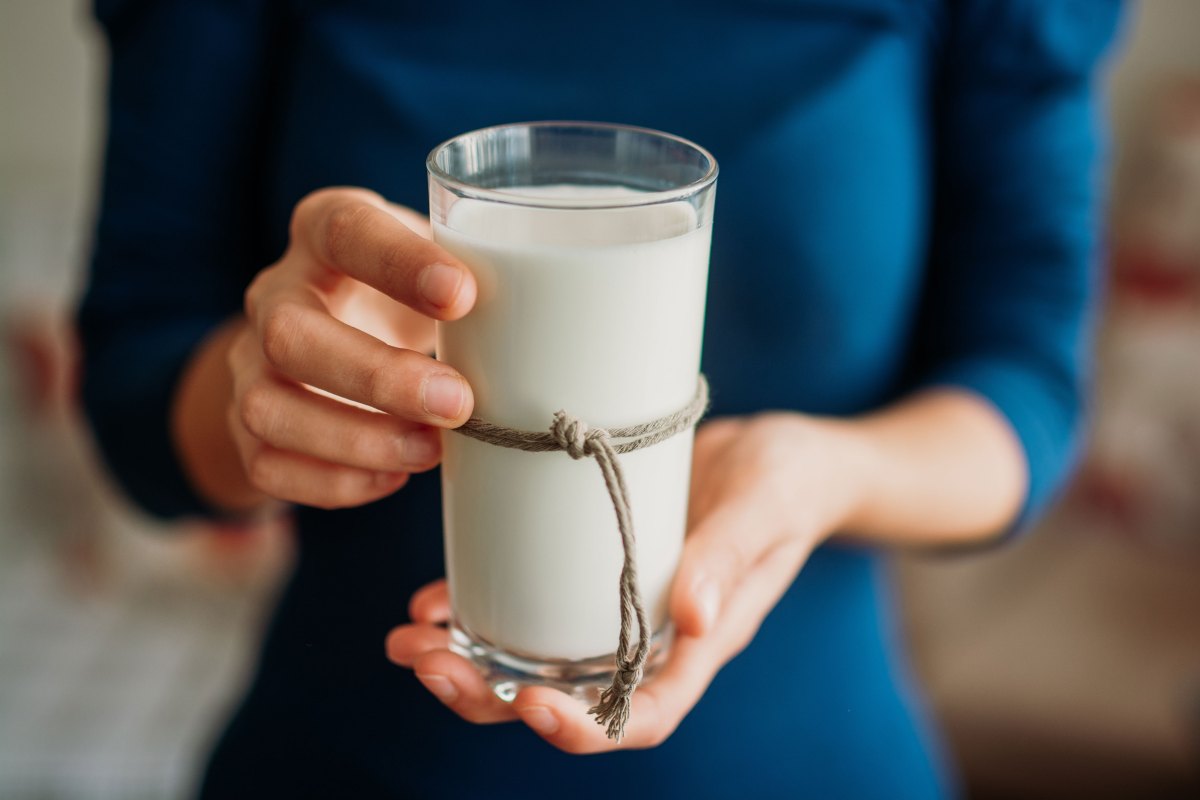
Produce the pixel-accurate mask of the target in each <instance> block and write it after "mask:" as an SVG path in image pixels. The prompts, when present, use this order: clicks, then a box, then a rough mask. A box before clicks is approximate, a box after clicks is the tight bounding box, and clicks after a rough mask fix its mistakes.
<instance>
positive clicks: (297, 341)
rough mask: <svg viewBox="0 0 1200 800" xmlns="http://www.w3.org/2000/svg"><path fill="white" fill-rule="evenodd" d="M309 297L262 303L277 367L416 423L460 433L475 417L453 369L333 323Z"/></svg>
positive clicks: (265, 339)
mask: <svg viewBox="0 0 1200 800" xmlns="http://www.w3.org/2000/svg"><path fill="white" fill-rule="evenodd" d="M305 294H306V293H302V292H293V293H291V294H289V295H287V296H284V297H281V296H279V295H276V296H274V297H272V298H270V299H269V300H268V301H266V302H264V303H260V305H259V311H260V313H259V315H258V318H257V319H256V320H255V324H256V328H257V330H258V332H259V338H260V339H261V341H262V350H263V354H264V356H265V357H266V359H267V362H268V363H269V364H270V365H271V366H272V367H274V368H275V369H277V370H279V371H280V372H282V373H283V374H285V375H287V376H288V377H289V378H292V379H293V380H296V381H299V382H300V383H306V384H309V385H311V386H315V387H317V388H319V389H324V390H325V391H327V392H330V393H331V394H335V395H337V396H339V397H344V398H346V399H347V400H354V401H355V402H358V403H362V404H364V405H368V406H371V407H372V408H377V409H379V410H380V411H384V412H387V413H389V414H393V415H395V416H398V417H400V418H402V419H407V420H410V421H413V422H421V423H424V424H427V425H435V426H438V427H457V426H458V425H461V424H462V423H463V422H465V421H466V420H467V418H468V417H469V416H470V415H471V410H472V408H473V407H474V398H473V396H472V394H471V388H470V386H468V385H467V382H466V381H465V380H464V379H463V377H462V376H461V375H459V374H458V372H456V371H455V370H454V369H453V368H452V367H449V366H447V365H445V364H443V363H441V362H439V361H435V360H434V359H432V358H429V357H428V356H424V355H421V354H420V353H415V352H413V351H412V350H405V349H402V348H398V347H391V346H390V345H387V344H384V343H383V342H381V341H379V340H378V339H376V338H375V337H373V336H371V335H369V334H367V333H364V332H363V331H360V330H358V329H357V328H354V327H351V326H349V325H346V324H345V323H343V322H340V321H338V320H336V319H334V318H333V317H332V316H330V315H329V313H328V312H327V311H326V310H325V309H324V307H323V306H321V304H320V301H319V300H317V299H316V298H315V297H313V296H311V295H308V296H305Z"/></svg>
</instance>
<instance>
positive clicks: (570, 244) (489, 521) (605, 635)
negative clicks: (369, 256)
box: [434, 186, 711, 659]
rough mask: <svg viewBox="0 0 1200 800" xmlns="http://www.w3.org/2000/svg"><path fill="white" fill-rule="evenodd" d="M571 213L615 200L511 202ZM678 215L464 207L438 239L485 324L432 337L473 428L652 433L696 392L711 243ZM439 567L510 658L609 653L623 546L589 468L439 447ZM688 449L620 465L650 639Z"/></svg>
mask: <svg viewBox="0 0 1200 800" xmlns="http://www.w3.org/2000/svg"><path fill="white" fill-rule="evenodd" d="M513 191H514V192H517V193H519V194H526V195H531V194H534V193H536V194H538V195H540V196H547V195H549V196H554V197H563V198H579V197H583V196H587V197H596V196H597V195H603V196H617V195H621V196H626V195H629V194H633V193H634V192H633V190H629V189H621V188H615V187H604V188H596V187H583V186H556V187H539V188H537V189H521V190H513ZM695 219H696V216H695V211H694V209H693V208H692V207H691V206H690V205H688V204H687V203H682V202H676V203H667V204H662V205H656V206H644V207H641V208H622V209H602V210H588V209H568V210H563V209H544V208H533V207H528V206H503V205H498V204H495V203H484V202H480V201H473V200H459V201H458V202H457V203H456V204H455V205H454V207H453V208H452V209H451V210H450V214H449V217H448V226H449V227H447V226H443V225H435V226H434V238H435V239H436V240H437V242H438V243H439V244H441V245H442V246H443V247H445V248H446V249H447V250H449V251H450V252H452V253H454V254H455V255H457V256H459V257H460V258H462V259H463V261H464V262H466V263H467V264H468V265H470V266H471V268H472V270H473V271H474V274H475V277H476V280H477V281H478V284H479V295H478V301H477V303H476V306H475V309H474V310H473V311H472V312H471V313H470V314H468V315H467V316H466V317H465V318H464V319H462V320H460V321H458V322H453V323H444V324H439V326H438V357H439V358H440V359H442V360H443V361H446V362H447V363H449V364H452V365H453V366H454V367H456V368H457V369H459V370H460V371H461V372H462V373H463V375H465V376H466V378H467V380H468V381H469V382H470V384H471V386H472V388H473V389H474V392H475V415H476V416H479V417H482V418H483V419H486V420H489V421H491V422H495V423H498V424H501V425H507V426H511V427H516V428H521V429H524V430H532V431H543V430H548V429H549V426H550V423H551V419H552V417H553V414H554V412H555V411H557V410H559V409H565V410H566V411H567V412H568V413H571V414H573V415H575V416H577V417H579V418H580V419H582V420H584V421H585V422H587V423H588V424H589V425H592V426H598V427H607V428H614V427H620V426H624V425H632V424H635V423H640V422H647V421H650V420H653V419H656V418H657V417H660V416H663V415H666V414H669V413H671V412H673V411H676V410H677V409H679V408H682V407H683V406H685V405H687V403H688V402H689V401H690V400H691V398H692V396H693V394H694V392H695V388H696V376H697V374H698V372H699V367H700V342H701V333H702V328H703V322H704V298H705V287H706V282H707V275H708V251H709V239H710V235H711V228H710V227H707V226H706V227H704V228H702V229H699V230H691V228H693V227H694V226H695ZM442 438H443V442H444V443H445V457H444V461H443V465H442V482H443V483H442V485H443V489H444V495H445V500H444V504H445V520H446V563H447V576H448V578H449V582H450V593H451V601H452V604H453V608H454V613H455V618H456V620H457V622H458V623H459V624H460V625H461V626H462V627H464V628H465V629H467V630H468V631H469V632H470V633H471V634H473V635H474V636H476V637H478V638H480V639H482V640H485V641H486V642H488V643H490V644H491V645H494V646H496V647H499V648H502V649H504V650H507V651H509V652H511V653H514V654H519V655H524V656H528V657H533V658H540V659H549V658H566V659H582V658H589V657H594V656H603V655H606V654H610V653H612V652H613V651H614V650H615V649H616V644H617V635H618V631H619V620H620V616H619V606H618V595H617V590H618V578H619V575H620V571H621V562H622V551H621V538H620V534H619V533H618V531H617V523H616V516H615V514H614V512H613V507H612V502H611V501H610V499H609V496H608V493H607V491H606V490H605V487H604V481H603V479H602V477H601V474H600V470H599V468H598V467H597V465H596V463H595V461H594V460H593V459H590V458H589V459H584V460H580V461H573V460H572V459H571V458H570V457H569V456H567V455H566V454H565V453H524V452H520V451H516V450H509V449H505V448H501V447H497V446H494V445H488V444H483V443H480V442H476V441H474V440H472V439H468V438H467V437H465V436H463V435H461V434H455V433H447V434H445V435H444V436H443V437H442ZM691 454H692V435H691V433H690V432H688V433H684V434H680V435H678V436H676V437H674V438H672V439H670V440H668V441H666V442H662V443H660V444H657V445H653V446H651V447H648V448H646V449H643V450H639V451H637V452H634V453H629V454H626V455H624V456H621V463H622V465H623V466H624V468H625V473H626V477H627V479H628V485H629V493H630V501H631V504H632V507H633V518H634V525H635V532H636V535H637V542H638V549H637V559H638V574H639V577H640V584H641V589H642V594H643V598H644V600H645V602H646V607H647V610H648V611H649V613H650V619H651V624H652V625H653V628H654V630H655V631H658V630H660V629H661V628H662V626H663V624H664V623H665V622H666V620H667V601H668V593H669V589H670V584H671V579H672V577H673V576H674V573H675V567H676V565H677V563H678V560H679V554H680V550H681V547H682V544H683V535H684V527H685V524H686V518H687V499H688V481H689V476H690V467H691Z"/></svg>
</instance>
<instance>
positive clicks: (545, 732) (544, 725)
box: [521, 706, 558, 736]
mask: <svg viewBox="0 0 1200 800" xmlns="http://www.w3.org/2000/svg"><path fill="white" fill-rule="evenodd" d="M521 719H522V720H523V721H524V722H525V724H526V725H528V726H529V727H531V728H533V730H534V731H536V732H537V733H540V734H541V735H542V736H549V735H550V734H552V733H554V732H555V731H556V730H558V717H556V716H554V713H553V712H551V711H550V709H548V708H546V707H545V706H526V707H525V708H523V709H521Z"/></svg>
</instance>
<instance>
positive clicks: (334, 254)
mask: <svg viewBox="0 0 1200 800" xmlns="http://www.w3.org/2000/svg"><path fill="white" fill-rule="evenodd" d="M373 213H374V209H373V208H372V207H371V206H369V205H367V204H366V203H363V202H361V201H358V200H353V199H350V198H341V199H338V200H337V201H336V202H334V203H333V204H332V208H330V210H329V212H328V213H327V215H326V217H325V222H324V231H323V236H322V237H321V238H322V241H323V247H322V248H321V252H320V256H321V258H322V259H324V260H325V261H326V262H327V263H330V264H338V263H340V262H342V261H344V260H345V257H346V255H347V254H348V253H349V252H350V249H351V247H352V246H353V243H354V241H355V240H357V239H358V238H360V236H361V235H362V232H363V229H364V227H365V226H366V225H367V221H368V220H369V219H370V217H371V215H372V214H373Z"/></svg>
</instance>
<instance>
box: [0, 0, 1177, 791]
mask: <svg viewBox="0 0 1200 800" xmlns="http://www.w3.org/2000/svg"><path fill="white" fill-rule="evenodd" d="M104 75H105V55H104V52H103V49H102V48H101V46H100V42H99V39H98V36H97V34H96V31H95V29H94V27H93V25H92V23H91V20H90V17H89V11H88V5H87V4H85V3H83V2H79V1H78V0H0V798H5V799H7V798H140V797H146V798H171V797H181V796H186V795H187V793H188V791H189V789H190V787H191V786H192V783H193V781H194V780H195V777H196V774H197V771H198V769H199V768H200V765H201V759H202V757H203V755H204V753H205V750H206V748H207V747H208V745H209V743H210V741H211V739H212V737H213V736H215V734H216V731H217V727H218V726H219V725H220V724H221V723H222V721H223V720H224V717H225V715H226V714H227V713H228V711H229V709H230V704H231V703H233V702H234V701H235V700H236V697H237V695H238V693H239V691H240V688H241V687H242V686H243V684H244V682H245V681H246V680H247V679H248V671H249V669H250V668H251V667H252V663H253V657H254V647H255V642H256V640H257V638H258V636H259V634H260V632H261V628H262V625H263V623H264V618H265V614H266V613H267V612H268V610H269V607H270V604H271V602H272V598H273V596H274V593H275V591H276V590H277V588H278V586H279V584H280V581H281V580H282V578H283V577H284V576H285V575H286V574H287V570H288V569H289V565H290V559H291V551H290V541H289V536H288V531H287V525H286V522H285V521H280V520H264V521H263V522H261V523H256V524H247V525H243V526H240V527H228V526H227V527H224V528H217V527H214V526H211V525H205V524H201V523H196V522H189V523H184V524H176V525H173V526H171V527H170V528H169V529H166V530H164V529H163V526H162V525H161V524H158V523H154V522H152V521H149V520H147V519H145V518H144V517H141V516H140V515H139V514H138V513H137V512H136V511H134V510H133V509H132V508H130V507H129V506H128V505H126V504H125V502H124V501H123V500H122V499H121V498H120V497H119V496H118V495H117V494H116V492H115V491H114V490H113V488H112V487H111V486H110V485H109V483H108V481H107V479H106V478H105V476H104V475H103V473H102V471H101V470H100V469H99V468H98V466H97V463H96V459H95V455H94V453H93V451H92V449H91V447H90V444H89V442H88V439H87V436H86V434H85V432H84V428H83V425H82V423H81V420H80V418H79V412H78V409H77V406H76V403H75V401H74V389H75V372H74V370H75V344H74V341H73V339H72V337H71V333H70V327H69V324H68V321H69V316H70V313H71V307H72V304H73V302H74V298H75V297H76V295H77V292H78V291H79V288H80V283H81V278H82V265H83V264H84V263H85V253H86V249H87V244H88V236H89V231H90V225H91V215H92V213H93V208H94V203H95V194H96V178H97V158H98V154H99V148H100V144H101V141H100V137H101V134H102V124H103V119H102V114H101V112H102V95H103V90H104ZM1103 82H1104V89H1105V92H1106V98H1107V110H1106V114H1107V115H1108V117H1109V119H1110V121H1111V126H1112V139H1113V142H1112V152H1113V158H1114V162H1113V178H1112V185H1113V196H1112V199H1111V201H1110V204H1109V205H1110V210H1109V213H1108V215H1107V234H1106V240H1107V243H1108V246H1107V248H1106V249H1107V256H1106V263H1105V267H1104V268H1105V277H1106V286H1107V299H1106V303H1105V307H1104V310H1103V313H1102V320H1101V329H1100V336H1099V365H1098V366H1099V371H1098V376H1097V394H1096V398H1095V401H1094V403H1095V416H1094V421H1093V435H1092V440H1091V444H1090V447H1089V450H1088V453H1087V454H1086V457H1085V459H1084V462H1083V464H1082V466H1081V468H1080V471H1079V474H1078V476H1077V478H1076V479H1075V480H1074V482H1073V483H1072V485H1071V487H1070V489H1069V490H1068V491H1067V492H1066V494H1065V496H1064V497H1063V499H1062V501H1061V502H1060V503H1059V504H1058V505H1057V507H1056V508H1055V509H1054V510H1053V511H1052V513H1051V514H1050V515H1049V516H1048V517H1047V519H1046V520H1045V521H1044V522H1043V523H1042V524H1041V525H1040V526H1039V527H1038V529H1037V530H1035V531H1033V532H1032V533H1031V534H1030V535H1028V536H1027V537H1025V538H1023V539H1022V540H1020V541H1019V542H1018V543H1017V544H1016V545H1015V546H1012V547H1007V548H1003V549H996V550H989V551H984V552H978V553H970V554H955V555H940V556H934V555H918V554H913V555H906V556H903V557H900V558H897V559H896V563H895V570H894V575H895V579H896V585H897V587H898V590H899V592H898V595H899V600H900V603H901V608H902V611H903V619H904V624H905V626H906V628H907V630H908V634H909V639H910V642H911V656H912V659H913V662H914V664H915V667H916V670H917V672H918V673H919V674H920V676H921V677H922V678H923V679H924V683H925V686H926V691H927V693H928V695H929V698H930V700H931V703H932V706H933V708H934V711H935V713H936V715H937V716H938V718H939V721H940V724H941V726H942V727H943V729H944V730H945V731H946V732H947V734H948V738H949V746H950V748H951V750H952V751H953V755H954V757H955V759H956V760H957V762H958V764H959V769H960V771H961V773H962V776H963V779H964V781H965V783H966V785H967V787H968V789H969V791H970V794H971V796H972V797H977V798H1001V797H1019V798H1023V797H1029V798H1041V797H1047V798H1049V797H1175V796H1180V797H1200V2H1197V1H1196V0H1149V1H1148V2H1144V3H1141V4H1139V5H1137V6H1131V9H1130V18H1129V20H1128V22H1127V25H1126V32H1125V35H1124V37H1123V44H1122V46H1121V47H1119V48H1118V50H1117V52H1116V55H1115V57H1114V59H1113V63H1112V64H1111V65H1110V69H1109V70H1108V72H1107V73H1106V74H1105V76H1104V81H1103Z"/></svg>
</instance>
